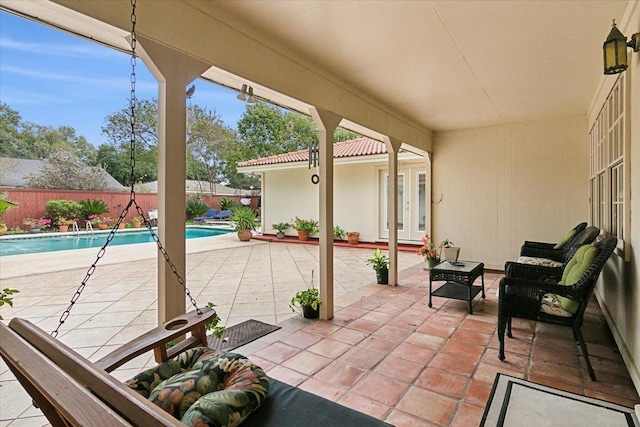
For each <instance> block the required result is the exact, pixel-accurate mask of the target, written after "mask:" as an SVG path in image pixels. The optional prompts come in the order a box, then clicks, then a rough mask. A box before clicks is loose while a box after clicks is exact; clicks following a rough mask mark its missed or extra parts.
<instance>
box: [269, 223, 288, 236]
mask: <svg viewBox="0 0 640 427" xmlns="http://www.w3.org/2000/svg"><path fill="white" fill-rule="evenodd" d="M271 227H272V228H273V229H274V230H276V231H277V233H276V237H277V238H278V239H284V232H285V231H286V230H288V229H289V228H291V224H289V223H288V222H279V223H277V224H271Z"/></svg>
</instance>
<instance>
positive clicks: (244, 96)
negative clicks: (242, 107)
mask: <svg viewBox="0 0 640 427" xmlns="http://www.w3.org/2000/svg"><path fill="white" fill-rule="evenodd" d="M236 98H238V99H239V100H240V101H246V100H247V85H242V89H240V93H239V94H238V96H236Z"/></svg>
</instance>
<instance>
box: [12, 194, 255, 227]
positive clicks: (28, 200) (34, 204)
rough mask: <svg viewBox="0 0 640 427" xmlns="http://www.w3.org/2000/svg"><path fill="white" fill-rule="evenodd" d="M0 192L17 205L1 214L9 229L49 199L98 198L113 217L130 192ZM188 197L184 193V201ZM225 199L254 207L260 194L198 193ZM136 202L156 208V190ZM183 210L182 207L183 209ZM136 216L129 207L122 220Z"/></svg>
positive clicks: (212, 202) (214, 202) (210, 199)
mask: <svg viewBox="0 0 640 427" xmlns="http://www.w3.org/2000/svg"><path fill="white" fill-rule="evenodd" d="M0 192H6V193H7V194H8V196H7V200H10V201H12V202H17V203H18V206H17V207H16V208H13V209H9V210H8V211H7V213H6V214H5V215H4V216H3V218H2V219H3V221H5V222H6V223H7V226H8V227H9V228H19V227H20V226H21V225H22V220H23V219H24V218H40V217H42V216H43V215H44V209H45V205H46V204H47V202H48V201H49V200H73V201H76V202H79V201H81V200H87V199H89V200H92V199H96V200H102V201H104V202H105V203H106V204H107V207H108V208H109V213H107V214H104V215H105V216H110V217H111V218H113V219H116V218H117V217H118V216H119V215H120V212H121V211H122V209H123V208H124V207H125V206H126V205H127V203H129V199H130V195H129V193H128V192H118V191H84V190H78V191H76V190H37V189H15V188H3V189H0ZM190 197H193V196H188V195H185V199H184V200H185V206H186V201H187V199H189V198H190ZM222 198H227V199H232V200H235V202H236V203H238V204H240V199H242V198H247V199H250V200H251V204H250V205H249V206H251V207H252V208H254V209H256V208H257V207H258V200H259V199H260V196H243V195H224V194H219V195H212V196H200V197H199V199H200V200H202V201H203V202H204V203H206V204H208V205H209V206H211V207H215V208H219V202H220V199H222ZM136 201H137V202H138V205H139V206H140V207H141V208H142V211H143V212H144V213H145V216H146V215H147V211H148V210H149V209H156V208H157V207H158V195H157V194H156V193H136ZM185 211H186V210H185ZM136 215H138V213H137V211H136V210H135V208H130V209H129V212H128V213H127V216H126V220H127V221H131V220H132V219H133V217H134V216H136Z"/></svg>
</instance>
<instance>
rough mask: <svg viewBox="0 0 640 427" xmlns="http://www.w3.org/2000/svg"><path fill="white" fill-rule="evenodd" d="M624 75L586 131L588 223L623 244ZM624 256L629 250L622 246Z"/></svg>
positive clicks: (626, 191) (626, 194) (626, 187)
mask: <svg viewBox="0 0 640 427" xmlns="http://www.w3.org/2000/svg"><path fill="white" fill-rule="evenodd" d="M625 76H626V75H625V74H624V73H623V74H620V76H619V77H618V80H617V82H616V83H615V85H614V86H613V89H612V90H611V93H610V94H609V96H608V97H607V99H606V101H605V103H604V105H603V106H602V110H600V114H598V117H597V118H596V120H595V122H594V124H593V126H592V128H591V131H590V132H589V139H590V144H591V150H590V152H591V159H590V186H589V187H590V189H591V195H590V196H591V223H592V224H593V225H595V226H596V227H599V228H600V229H601V230H604V231H605V232H606V233H607V234H609V235H612V236H616V237H617V238H618V239H620V240H621V242H622V243H623V245H627V244H628V241H629V236H628V233H629V225H630V212H629V209H630V206H629V201H630V194H631V188H630V185H631V180H630V172H629V164H628V161H626V159H625V157H626V155H627V153H628V152H629V143H630V140H631V137H630V129H629V106H628V101H629V85H628V83H627V81H626V80H627V79H626V77H625ZM626 257H629V251H626V250H625V258H626ZM627 261H628V259H627Z"/></svg>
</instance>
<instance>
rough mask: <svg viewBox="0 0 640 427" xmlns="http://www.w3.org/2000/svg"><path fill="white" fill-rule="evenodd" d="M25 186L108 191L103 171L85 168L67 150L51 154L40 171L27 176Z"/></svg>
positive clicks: (105, 175)
mask: <svg viewBox="0 0 640 427" xmlns="http://www.w3.org/2000/svg"><path fill="white" fill-rule="evenodd" d="M26 186H27V187H30V188H44V189H48V188H49V189H59V190H98V191H100V190H107V189H108V184H107V174H106V172H105V171H104V169H102V168H100V167H92V166H87V165H86V164H84V163H83V162H82V161H81V160H80V159H78V158H77V157H76V156H75V155H74V154H73V153H71V152H69V151H67V150H58V151H54V152H53V153H51V155H50V156H49V158H48V159H47V161H46V162H45V164H44V166H43V167H42V168H41V169H40V171H38V172H37V173H32V174H29V175H28V176H27V179H26Z"/></svg>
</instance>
